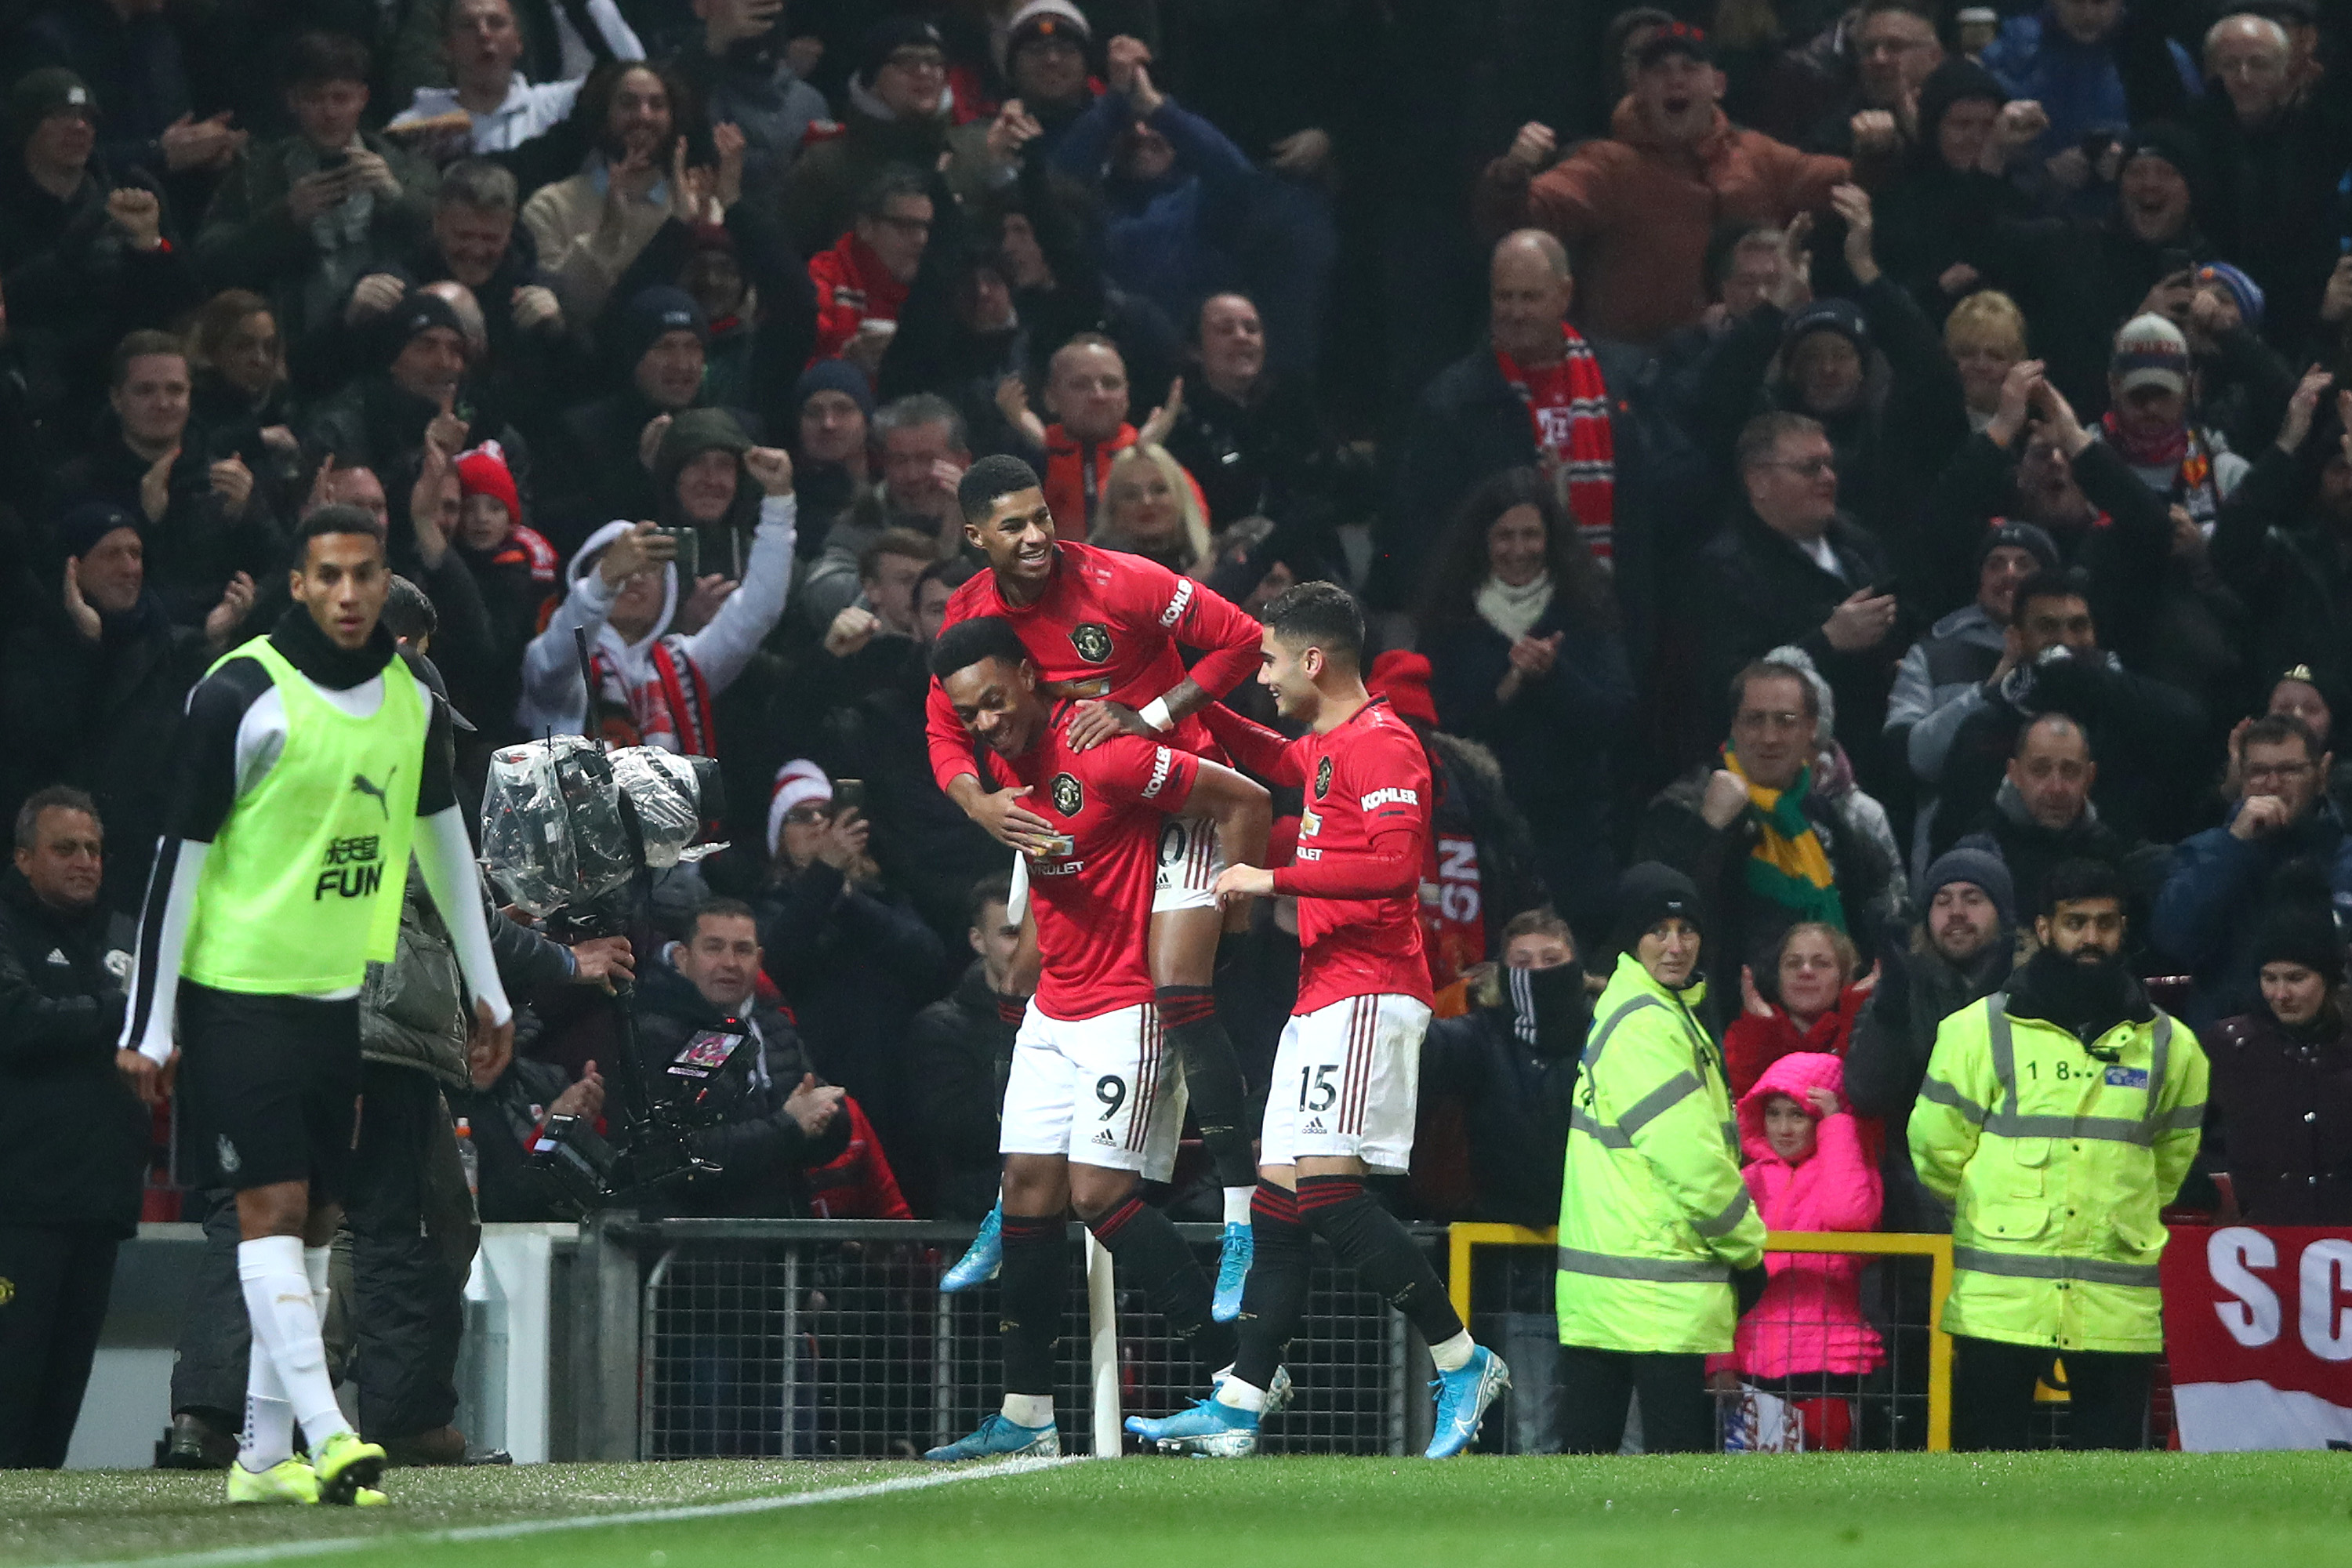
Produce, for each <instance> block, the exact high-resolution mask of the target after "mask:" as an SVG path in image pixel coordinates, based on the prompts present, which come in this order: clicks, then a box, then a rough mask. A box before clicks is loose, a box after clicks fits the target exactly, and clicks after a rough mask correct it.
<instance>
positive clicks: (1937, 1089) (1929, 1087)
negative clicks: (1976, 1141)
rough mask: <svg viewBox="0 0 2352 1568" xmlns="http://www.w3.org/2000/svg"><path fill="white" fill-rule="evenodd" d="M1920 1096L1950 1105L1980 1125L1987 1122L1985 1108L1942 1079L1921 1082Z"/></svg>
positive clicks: (1938, 1103) (1940, 1103)
mask: <svg viewBox="0 0 2352 1568" xmlns="http://www.w3.org/2000/svg"><path fill="white" fill-rule="evenodd" d="M1919 1098H1920V1099H1922V1100H1934V1101H1935V1102H1936V1103H1937V1105H1948V1106H1950V1107H1951V1108H1952V1109H1953V1110H1957V1111H1958V1112H1959V1113H1960V1114H1961V1115H1962V1116H1965V1117H1967V1118H1968V1119H1969V1121H1970V1122H1971V1123H1972V1124H1974V1125H1976V1126H1978V1127H1982V1126H1983V1125H1984V1124H1985V1114H1986V1112H1985V1108H1984V1107H1983V1106H1981V1105H1979V1104H1978V1103H1977V1102H1976V1101H1975V1100H1970V1099H1969V1097H1968V1096H1967V1095H1965V1094H1962V1093H1961V1092H1960V1091H1959V1090H1958V1089H1954V1088H1953V1087H1952V1086H1951V1085H1950V1084H1948V1083H1946V1082H1945V1081H1944V1080H1943V1079H1937V1078H1931V1079H1928V1080H1927V1082H1925V1083H1923V1084H1921V1085H1920V1086H1919Z"/></svg>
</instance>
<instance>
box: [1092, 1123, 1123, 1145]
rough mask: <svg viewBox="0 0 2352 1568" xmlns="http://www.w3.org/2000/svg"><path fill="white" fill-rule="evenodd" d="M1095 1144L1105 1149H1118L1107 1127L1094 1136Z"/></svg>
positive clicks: (1116, 1142) (1116, 1140)
mask: <svg viewBox="0 0 2352 1568" xmlns="http://www.w3.org/2000/svg"><path fill="white" fill-rule="evenodd" d="M1095 1142H1097V1143H1099V1144H1101V1145H1102V1146H1103V1147H1104V1148H1106V1149H1116V1148H1118V1139H1116V1138H1114V1137H1112V1136H1111V1135H1110V1129H1109V1128H1108V1127H1106V1128H1104V1129H1103V1130H1102V1131H1099V1132H1097V1133H1096V1134H1095Z"/></svg>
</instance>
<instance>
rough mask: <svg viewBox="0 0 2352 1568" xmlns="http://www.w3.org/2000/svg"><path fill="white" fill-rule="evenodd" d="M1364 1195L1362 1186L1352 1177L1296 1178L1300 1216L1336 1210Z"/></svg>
mask: <svg viewBox="0 0 2352 1568" xmlns="http://www.w3.org/2000/svg"><path fill="white" fill-rule="evenodd" d="M1363 1195H1364V1184H1363V1183H1361V1182H1360V1181H1358V1180H1356V1178H1355V1177H1353V1176H1301V1177H1299V1178H1298V1212H1299V1214H1300V1215H1310V1214H1320V1213H1321V1212H1323V1211H1324V1210H1325V1209H1333V1208H1338V1207H1339V1205H1342V1204H1349V1203H1353V1202H1354V1201H1355V1200H1356V1199H1358V1198H1360V1197H1362V1196H1363Z"/></svg>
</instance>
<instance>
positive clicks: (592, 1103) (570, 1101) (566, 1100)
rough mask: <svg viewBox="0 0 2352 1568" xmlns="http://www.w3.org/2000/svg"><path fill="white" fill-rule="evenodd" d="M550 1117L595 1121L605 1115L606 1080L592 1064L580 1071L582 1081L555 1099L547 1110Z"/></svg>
mask: <svg viewBox="0 0 2352 1568" xmlns="http://www.w3.org/2000/svg"><path fill="white" fill-rule="evenodd" d="M547 1113H548V1114H549V1115H550V1116H577V1117H579V1118H580V1119H581V1120H582V1121H595V1120H596V1118H598V1117H599V1116H602V1115H604V1076H603V1075H602V1074H600V1073H598V1072H597V1070H596V1064H595V1063H594V1062H593V1061H592V1062H590V1063H589V1064H588V1065H587V1066H586V1067H584V1068H581V1069H580V1081H579V1082H578V1083H575V1084H573V1085H572V1086H571V1087H570V1088H569V1089H565V1090H564V1091H563V1092H562V1094H559V1095H557V1096H556V1097H555V1103H554V1104H552V1105H551V1106H549V1107H548V1108H547Z"/></svg>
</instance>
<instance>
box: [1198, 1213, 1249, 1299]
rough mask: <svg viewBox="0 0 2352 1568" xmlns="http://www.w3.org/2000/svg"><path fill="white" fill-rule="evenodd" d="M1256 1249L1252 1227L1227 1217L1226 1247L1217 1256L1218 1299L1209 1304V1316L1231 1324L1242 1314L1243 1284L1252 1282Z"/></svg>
mask: <svg viewBox="0 0 2352 1568" xmlns="http://www.w3.org/2000/svg"><path fill="white" fill-rule="evenodd" d="M1256 1251H1257V1242H1256V1239H1255V1237H1253V1236H1252V1235H1251V1233H1250V1227H1249V1226H1246V1225H1244V1224H1239V1223H1236V1222H1234V1221H1231V1220H1228V1221H1227V1222H1226V1223H1225V1239H1224V1247H1223V1251H1222V1252H1221V1253H1220V1254H1219V1256H1218V1258H1217V1294H1216V1299H1215V1300H1214V1301H1213V1302H1212V1303H1211V1305H1210V1307H1209V1316H1211V1317H1213V1318H1214V1319H1216V1320H1217V1321H1219V1322H1221V1323H1230V1322H1232V1321H1234V1319H1235V1318H1238V1317H1240V1316H1241V1315H1242V1287H1243V1286H1244V1285H1246V1284H1248V1283H1249V1271H1250V1259H1251V1258H1253V1257H1255V1255H1256Z"/></svg>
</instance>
